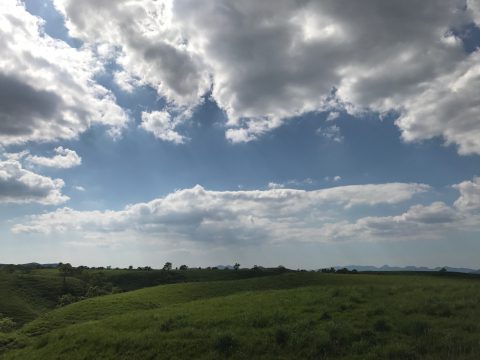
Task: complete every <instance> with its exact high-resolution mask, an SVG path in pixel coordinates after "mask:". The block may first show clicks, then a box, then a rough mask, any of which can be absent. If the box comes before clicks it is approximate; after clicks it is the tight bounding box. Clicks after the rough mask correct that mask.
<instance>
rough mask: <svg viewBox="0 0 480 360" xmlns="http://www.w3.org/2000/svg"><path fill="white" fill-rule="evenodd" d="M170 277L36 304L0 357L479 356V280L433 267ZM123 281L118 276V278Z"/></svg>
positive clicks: (5, 339)
mask: <svg viewBox="0 0 480 360" xmlns="http://www.w3.org/2000/svg"><path fill="white" fill-rule="evenodd" d="M42 271H44V270H40V271H38V272H39V273H41V272H42ZM45 271H47V272H48V271H50V272H51V273H50V276H51V277H52V278H54V277H55V276H56V277H59V276H58V274H55V273H54V270H45ZM116 271H117V272H116ZM202 271H203V273H202ZM125 272H128V271H127V270H110V274H108V271H104V272H103V273H104V274H106V275H104V276H105V277H107V278H109V279H110V278H114V279H115V277H120V278H122V275H121V274H125ZM134 272H135V271H134ZM134 272H132V271H131V273H134ZM151 273H153V272H151ZM143 275H145V273H143ZM30 276H40V274H38V273H37V274H32V275H30ZM42 276H47V275H46V274H44V275H42ZM145 276H147V277H149V276H151V277H154V276H153V275H145ZM158 276H159V275H157V277H158ZM162 276H165V274H164V275H162ZM175 276H179V278H178V279H177V280H179V282H178V283H173V284H164V285H157V286H152V287H145V288H142V289H139V290H132V291H125V292H121V293H116V294H110V295H103V296H96V297H91V298H87V299H84V300H80V301H77V302H74V303H72V304H70V305H66V306H62V307H55V308H49V307H48V303H47V302H46V301H47V300H45V302H43V303H42V305H41V306H39V307H37V308H35V311H37V312H38V313H36V314H37V316H35V317H34V318H32V320H31V321H28V322H26V323H23V324H20V325H19V326H17V328H15V329H12V330H11V331H7V332H4V333H0V348H1V350H0V351H1V353H0V357H1V358H2V359H225V358H229V359H478V358H479V356H480V336H479V330H480V329H479V327H480V326H479V319H480V278H478V277H474V276H460V275H456V274H438V273H435V274H418V273H416V274H413V273H411V274H360V273H359V274H339V273H334V274H329V273H318V272H291V271H281V272H279V271H274V270H265V271H263V272H262V271H251V270H239V271H234V270H187V271H184V272H183V273H179V274H177V273H176V272H174V271H173V272H172V274H171V275H170V278H169V279H170V280H172V279H173V277H175ZM134 277H143V276H142V272H138V273H137V275H129V276H127V278H128V279H129V280H128V281H127V280H122V281H123V282H125V284H127V283H128V284H129V286H128V287H132V281H133V280H132V278H134ZM180 278H181V279H180ZM162 279H164V278H162ZM60 280H61V277H60ZM68 280H73V278H72V279H68ZM2 281H3V280H2ZM79 281H80V280H79ZM122 281H119V280H117V282H116V284H117V285H118V284H120V283H122ZM144 281H146V280H144ZM150 281H151V280H150ZM156 281H159V280H158V278H157V280H156ZM172 281H173V280H172ZM140 282H141V281H140ZM147 282H148V281H147ZM141 283H142V284H143V282H141ZM37 285H38V286H39V287H41V285H40V284H39V283H38V284H37ZM2 286H5V285H2ZM124 286H125V287H127V286H126V285H124ZM2 289H3V288H2ZM2 291H3V290H2ZM2 294H3V292H2ZM19 296H20V295H19ZM35 296H37V295H35ZM27 299H30V298H27ZM25 301H26V300H25ZM42 301H43V300H42ZM28 303H29V302H28ZM32 303H35V301H33V302H32ZM0 305H1V306H3V303H2V304H0ZM41 308H43V309H44V310H43V311H42V310H41ZM0 311H3V309H2V310H0ZM20 313H21V312H19V314H20Z"/></svg>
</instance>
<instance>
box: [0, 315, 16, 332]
mask: <svg viewBox="0 0 480 360" xmlns="http://www.w3.org/2000/svg"><path fill="white" fill-rule="evenodd" d="M16 325H17V324H16V323H15V321H13V319H11V318H9V317H2V314H0V332H8V331H12V330H13V329H15V326H16Z"/></svg>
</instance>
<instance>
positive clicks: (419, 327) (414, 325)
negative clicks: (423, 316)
mask: <svg viewBox="0 0 480 360" xmlns="http://www.w3.org/2000/svg"><path fill="white" fill-rule="evenodd" d="M430 330H431V326H430V324H429V323H428V322H427V321H424V320H413V321H410V322H408V323H407V324H406V325H405V326H404V328H403V332H404V333H405V334H407V335H410V336H414V337H419V336H426V335H428V333H429V332H430Z"/></svg>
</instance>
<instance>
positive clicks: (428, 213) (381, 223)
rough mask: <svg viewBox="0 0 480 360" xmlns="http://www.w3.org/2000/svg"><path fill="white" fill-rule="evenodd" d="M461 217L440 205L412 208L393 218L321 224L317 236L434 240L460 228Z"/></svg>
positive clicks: (380, 217)
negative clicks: (446, 231)
mask: <svg viewBox="0 0 480 360" xmlns="http://www.w3.org/2000/svg"><path fill="white" fill-rule="evenodd" d="M462 220H464V219H463V218H462V215H461V214H459V213H458V212H456V211H455V210H454V209H453V208H451V207H449V206H447V205H446V204H445V203H443V202H434V203H432V204H430V205H414V206H412V207H410V209H408V211H406V212H405V213H403V214H401V215H396V216H383V217H382V216H369V217H363V218H360V219H358V220H357V221H356V222H354V223H349V222H347V221H339V222H334V223H328V224H325V225H323V227H322V228H321V229H320V230H319V234H320V237H323V238H327V239H330V240H351V239H357V240H401V239H419V238H430V239H435V238H439V237H441V236H442V234H443V233H444V232H445V230H446V229H449V228H450V229H451V228H456V229H457V230H458V229H461V228H462V227H463V225H462V224H461V221H462Z"/></svg>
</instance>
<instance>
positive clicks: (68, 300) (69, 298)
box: [58, 294, 78, 307]
mask: <svg viewBox="0 0 480 360" xmlns="http://www.w3.org/2000/svg"><path fill="white" fill-rule="evenodd" d="M76 301H78V299H77V298H76V297H75V296H73V295H72V294H64V295H62V296H60V297H59V298H58V306H59V307H62V306H65V305H68V304H72V303H74V302H76Z"/></svg>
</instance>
